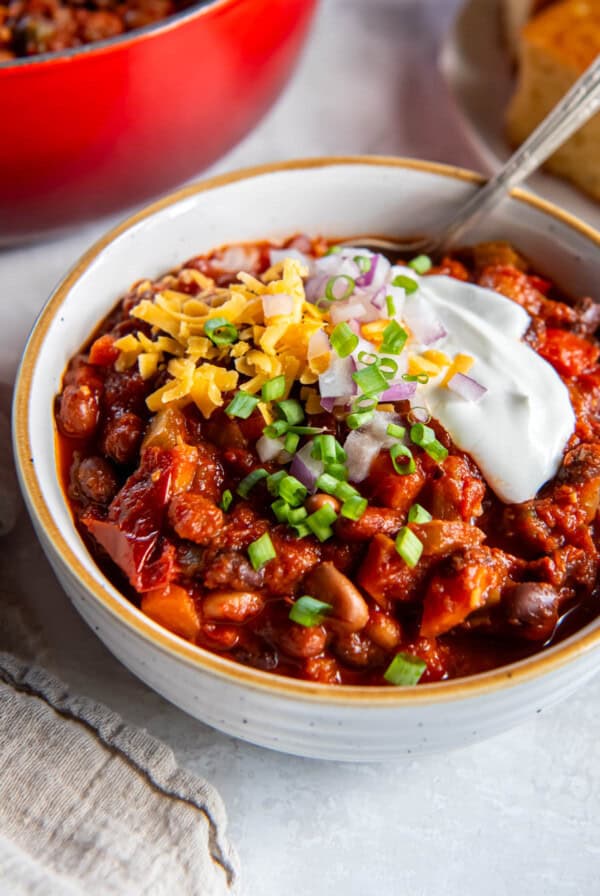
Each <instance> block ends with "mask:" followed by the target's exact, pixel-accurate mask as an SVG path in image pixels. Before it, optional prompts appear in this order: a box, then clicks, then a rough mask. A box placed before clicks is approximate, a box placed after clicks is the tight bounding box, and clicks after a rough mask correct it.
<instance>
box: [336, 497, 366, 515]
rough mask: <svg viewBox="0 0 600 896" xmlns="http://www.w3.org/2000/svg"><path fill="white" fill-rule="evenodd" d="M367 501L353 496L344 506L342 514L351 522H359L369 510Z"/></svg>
mask: <svg viewBox="0 0 600 896" xmlns="http://www.w3.org/2000/svg"><path fill="white" fill-rule="evenodd" d="M367 503H368V502H367V499H366V498H361V496H360V495H352V497H350V498H348V500H347V501H344V503H343V504H342V509H341V514H342V516H345V517H346V519H349V520H359V519H360V518H361V516H362V515H363V514H364V512H365V510H366V509H367Z"/></svg>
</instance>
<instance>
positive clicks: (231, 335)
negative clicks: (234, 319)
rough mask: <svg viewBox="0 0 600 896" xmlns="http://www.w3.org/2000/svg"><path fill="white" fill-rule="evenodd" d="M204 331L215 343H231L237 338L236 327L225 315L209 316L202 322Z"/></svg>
mask: <svg viewBox="0 0 600 896" xmlns="http://www.w3.org/2000/svg"><path fill="white" fill-rule="evenodd" d="M204 332H205V333H206V335H207V336H208V338H209V339H210V341H211V342H213V343H214V344H215V345H219V346H221V345H231V343H232V342H236V341H237V338H238V331H237V327H236V326H234V325H233V324H232V323H231V321H228V320H227V318H226V317H211V318H210V320H207V321H206V322H205V324H204Z"/></svg>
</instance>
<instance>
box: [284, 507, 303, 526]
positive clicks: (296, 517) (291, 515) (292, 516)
mask: <svg viewBox="0 0 600 896" xmlns="http://www.w3.org/2000/svg"><path fill="white" fill-rule="evenodd" d="M307 516H308V510H307V509H306V507H294V508H293V509H292V510H290V511H289V512H288V517H287V521H288V523H289V524H290V525H291V526H297V525H298V523H301V522H302V521H303V520H305V519H306V517H307Z"/></svg>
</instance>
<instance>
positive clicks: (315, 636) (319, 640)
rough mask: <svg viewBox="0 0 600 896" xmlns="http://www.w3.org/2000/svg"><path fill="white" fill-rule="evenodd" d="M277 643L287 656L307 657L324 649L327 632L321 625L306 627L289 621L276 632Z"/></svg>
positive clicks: (316, 654)
mask: <svg viewBox="0 0 600 896" xmlns="http://www.w3.org/2000/svg"><path fill="white" fill-rule="evenodd" d="M276 639H277V644H278V646H279V647H280V648H281V650H282V651H283V652H284V653H286V654H287V655H288V656H293V657H298V658H299V659H309V658H310V657H315V656H318V655H319V654H320V653H323V651H324V650H325V644H326V641H327V632H326V631H325V629H324V627H323V626H322V625H314V626H311V627H310V628H307V627H305V626H303V625H296V624H295V623H293V622H289V623H287V624H286V625H282V626H281V628H280V629H279V630H278V631H277V633H276Z"/></svg>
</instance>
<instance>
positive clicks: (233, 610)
mask: <svg viewBox="0 0 600 896" xmlns="http://www.w3.org/2000/svg"><path fill="white" fill-rule="evenodd" d="M264 605H265V601H264V598H263V597H262V595H260V594H256V593H255V592H253V591H213V592H212V593H210V594H207V595H206V597H205V598H204V600H203V601H202V613H203V615H204V617H205V618H206V619H215V620H224V621H226V622H245V621H246V619H248V618H249V617H250V616H256V614H257V613H260V611H261V610H262V609H263V607H264Z"/></svg>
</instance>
